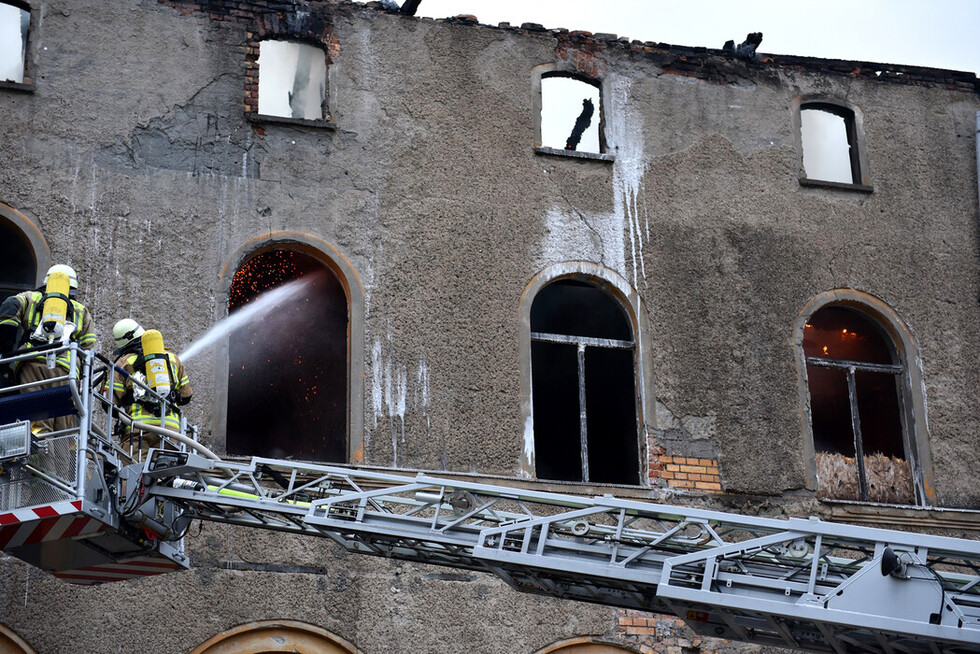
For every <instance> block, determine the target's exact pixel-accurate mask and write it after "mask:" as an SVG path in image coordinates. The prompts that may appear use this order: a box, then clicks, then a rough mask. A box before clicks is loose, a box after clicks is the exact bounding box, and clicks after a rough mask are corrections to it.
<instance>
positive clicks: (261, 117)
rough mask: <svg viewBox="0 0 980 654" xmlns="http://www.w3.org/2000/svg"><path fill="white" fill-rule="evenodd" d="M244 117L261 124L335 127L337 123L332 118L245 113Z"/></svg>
mask: <svg viewBox="0 0 980 654" xmlns="http://www.w3.org/2000/svg"><path fill="white" fill-rule="evenodd" d="M245 118H246V119H247V120H248V121H249V122H251V123H259V124H263V125H291V126H294V127H310V128H313V129H328V130H335V129H337V123H335V122H333V121H332V120H309V119H307V118H289V117H287V116H270V115H268V114H253V113H246V114H245Z"/></svg>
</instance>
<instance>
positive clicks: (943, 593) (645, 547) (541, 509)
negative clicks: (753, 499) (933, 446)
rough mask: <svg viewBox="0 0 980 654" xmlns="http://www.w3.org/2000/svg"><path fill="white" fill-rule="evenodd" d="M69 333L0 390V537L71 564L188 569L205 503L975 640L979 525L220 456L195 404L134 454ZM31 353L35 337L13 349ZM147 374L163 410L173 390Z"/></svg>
mask: <svg viewBox="0 0 980 654" xmlns="http://www.w3.org/2000/svg"><path fill="white" fill-rule="evenodd" d="M65 350H67V351H68V353H69V355H70V357H71V359H72V362H73V364H74V365H72V367H71V371H70V372H68V373H66V375H65V376H64V378H63V379H61V380H59V381H60V382H61V383H63V385H62V386H57V387H55V388H47V389H43V390H35V389H33V388H30V387H25V386H26V385H25V386H12V387H9V388H6V389H2V390H0V461H2V465H3V469H2V472H0V549H2V550H3V551H4V552H6V553H8V554H10V555H12V556H15V557H17V558H20V559H22V560H23V561H26V562H27V563H29V564H31V565H34V566H37V567H39V568H42V569H44V570H47V571H49V572H51V573H52V574H53V575H55V576H57V577H60V578H62V579H64V580H66V581H68V582H71V583H76V584H99V583H107V582H111V581H123V580H127V579H132V578H136V577H141V576H147V575H154V574H161V573H166V572H172V571H179V570H182V569H186V568H188V567H189V565H190V563H189V561H188V558H187V555H186V553H185V551H184V547H183V540H182V537H183V534H184V533H185V531H186V530H187V529H188V527H189V525H190V524H191V523H192V522H193V521H195V520H207V521H212V522H218V523H223V524H229V525H239V526H243V527H252V528H259V529H267V530H275V531H283V532H289V533H296V534H305V535H309V536H317V537H323V538H328V539H330V540H332V541H334V542H336V543H337V544H339V545H340V546H341V547H343V548H345V549H346V550H348V551H350V552H355V553H361V554H369V555H374V556H383V557H389V558H394V559H400V560H407V561H416V562H420V563H427V564H433V565H441V566H448V567H451V568H456V569H466V570H474V571H482V572H489V573H492V574H495V575H496V576H498V577H499V578H501V579H502V580H504V581H505V582H506V583H507V584H508V585H510V586H511V587H512V588H514V589H516V590H518V591H522V592H529V593H537V594H540V595H545V596H550V597H556V598H561V599H570V600H579V601H585V602H592V603H597V604H602V605H607V606H614V607H622V608H628V609H637V610H642V611H651V612H657V613H665V614H671V615H677V616H679V617H680V618H682V619H683V620H684V621H685V622H686V623H687V624H688V625H689V626H691V627H692V628H693V629H694V630H695V631H696V632H698V633H700V634H703V635H708V636H712V637H718V638H725V639H730V640H738V641H745V642H749V643H755V644H760V645H775V646H782V647H790V648H795V649H799V650H804V651H814V652H836V653H838V654H843V653H846V652H883V653H892V652H902V653H918V652H930V653H933V654H938V653H940V652H947V653H952V654H957V653H965V652H980V542H975V541H970V540H963V539H956V538H946V537H939V536H933V535H924V534H912V533H903V532H898V531H890V530H885V529H875V528H869V527H859V526H853V525H842V524H834V523H827V522H823V521H821V520H818V519H816V518H810V519H797V518H790V519H785V520H783V519H769V518H761V517H752V516H741V515H735V514H730V513H724V512H717V511H706V510H700V509H695V508H686V507H681V506H673V505H664V504H654V503H649V502H643V501H635V500H626V499H619V498H616V497H612V496H609V495H603V496H597V497H581V496H576V495H564V494H558V493H551V492H541V491H535V490H529V489H526V488H520V487H510V486H502V485H488V484H479V483H470V482H466V481H458V480H452V479H445V478H439V477H434V476H429V475H426V474H419V475H416V476H403V475H396V474H387V473H383V472H376V471H368V470H359V469H355V468H350V467H343V466H328V465H317V464H313V463H302V462H293V461H284V460H279V459H269V458H253V459H252V460H251V461H249V462H248V463H241V462H230V461H222V460H220V459H219V458H218V457H217V456H215V455H214V454H213V453H212V452H210V451H209V450H208V449H207V448H206V447H204V446H203V445H201V444H200V443H198V442H197V433H196V430H195V429H194V428H193V427H190V426H188V425H187V424H186V421H185V420H183V419H181V425H180V429H179V430H167V429H160V428H156V429H157V430H158V433H159V434H160V435H161V436H163V438H164V440H163V441H162V443H161V445H162V447H161V448H160V449H154V450H150V452H149V454H148V456H146V457H145V460H140V459H141V457H140V452H139V450H136V451H126V450H124V449H121V448H120V447H119V446H118V445H116V444H115V442H114V440H113V438H112V434H113V433H114V431H115V430H117V429H119V428H120V424H123V425H125V424H126V423H132V419H131V418H130V417H129V416H128V415H127V414H126V411H125V407H119V406H116V405H115V404H114V398H113V394H112V393H104V392H102V390H101V389H102V388H103V386H104V377H105V375H110V374H112V373H113V365H112V363H111V362H109V361H108V360H106V359H104V358H102V357H100V356H98V355H94V354H93V353H91V352H86V351H84V350H80V349H78V348H77V346H75V345H73V344H70V345H64V346H59V347H56V348H54V349H52V350H51V353H52V354H57V353H61V352H62V351H65ZM18 356H27V355H25V354H20V355H15V356H13V357H7V358H6V359H0V365H4V364H6V363H8V362H11V361H14V360H16V359H17V357H18ZM116 370H117V372H118V369H116ZM132 383H133V384H137V385H139V384H141V383H142V382H140V380H137V379H134V380H132ZM144 391H145V393H146V394H147V397H150V398H151V399H155V400H156V401H157V402H158V403H159V406H160V410H161V412H163V411H166V410H173V409H174V408H175V407H170V406H169V405H168V404H167V401H166V398H164V397H162V396H156V397H155V398H154V395H153V393H154V391H153V389H152V388H149V387H147V388H145V389H144ZM99 407H101V408H99ZM61 412H64V413H67V414H71V415H74V416H75V417H76V420H77V423H78V425H77V427H75V428H72V429H67V430H63V431H61V432H55V433H51V434H44V435H38V436H35V435H33V434H32V433H31V428H30V424H31V423H30V421H31V420H39V419H42V418H44V417H48V416H50V415H53V414H58V413H61ZM161 415H163V413H161ZM130 427H131V428H141V427H142V428H143V429H147V430H150V429H153V427H152V426H149V425H142V426H141V425H140V424H139V423H136V424H135V425H130Z"/></svg>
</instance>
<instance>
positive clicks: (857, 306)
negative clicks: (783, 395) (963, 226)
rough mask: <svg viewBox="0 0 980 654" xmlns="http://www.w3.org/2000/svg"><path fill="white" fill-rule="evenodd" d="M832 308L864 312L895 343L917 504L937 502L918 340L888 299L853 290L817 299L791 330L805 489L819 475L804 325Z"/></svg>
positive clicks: (839, 289)
mask: <svg viewBox="0 0 980 654" xmlns="http://www.w3.org/2000/svg"><path fill="white" fill-rule="evenodd" d="M834 306H836V307H841V308H847V309H851V310H855V311H857V312H859V313H861V314H862V315H864V316H865V317H867V318H869V319H871V320H872V321H873V322H875V323H876V325H877V326H878V327H879V328H880V329H881V330H882V332H883V334H884V335H885V336H886V337H887V338H888V339H890V341H891V346H892V347H894V353H893V355H894V358H895V361H896V363H897V364H898V365H901V366H902V368H903V372H902V373H901V375H900V389H901V390H900V411H901V420H902V423H903V438H904V439H905V443H904V444H905V449H906V452H907V453H908V456H909V457H910V463H911V465H912V470H913V479H914V483H915V494H916V501H917V503H919V504H925V505H935V503H936V491H935V487H934V485H933V470H932V455H931V451H930V447H929V433H928V422H927V419H926V405H925V382H924V380H923V375H922V365H921V359H920V356H919V347H918V343H917V342H916V339H915V336H914V334H913V332H912V330H911V329H910V328H909V326H908V325H907V323H906V322H905V321H904V320H903V319H902V318H901V317H900V316H899V315H898V313H897V312H896V311H895V310H894V309H893V308H892V307H890V306H889V305H888V304H887V303H886V302H884V301H883V300H881V299H879V298H877V297H874V296H872V295H870V294H868V293H864V292H861V291H858V290H854V289H849V288H838V289H833V290H830V291H825V292H823V293H820V294H818V295H816V296H815V297H813V298H812V299H811V300H810V301H809V302H807V304H806V306H804V307H803V309H802V310H801V311H800V313H799V315H798V316H797V318H796V323H795V325H794V329H793V345H794V356H795V357H796V364H797V379H798V383H799V387H798V392H799V394H800V398H801V406H802V411H801V414H800V418H801V423H802V433H803V452H804V456H805V458H806V460H805V464H806V483H807V487H808V488H810V489H813V490H816V488H817V475H816V464H815V454H816V451H815V445H814V434H813V426H812V423H811V418H810V415H811V407H810V393H809V380H808V374H807V362H806V357H805V354H804V350H803V339H804V329H805V328H806V325H807V323H808V321H809V320H810V318H811V316H813V315H814V314H816V313H817V312H818V311H819V310H821V309H823V308H826V307H834Z"/></svg>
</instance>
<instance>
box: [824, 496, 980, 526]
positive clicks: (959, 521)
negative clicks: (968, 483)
mask: <svg viewBox="0 0 980 654" xmlns="http://www.w3.org/2000/svg"><path fill="white" fill-rule="evenodd" d="M820 502H821V503H822V504H824V505H826V506H827V507H828V508H829V509H830V519H831V520H833V521H835V522H849V523H852V524H869V525H874V526H878V527H880V526H882V525H887V526H888V527H889V528H891V529H903V528H906V529H908V528H914V529H916V530H919V529H923V528H924V529H926V530H927V531H932V530H936V529H954V530H964V529H966V530H970V531H976V532H980V511H975V510H971V509H947V508H943V507H936V506H908V505H902V504H874V503H869V502H854V501H850V500H829V499H821V500H820Z"/></svg>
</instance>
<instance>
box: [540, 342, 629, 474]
mask: <svg viewBox="0 0 980 654" xmlns="http://www.w3.org/2000/svg"><path fill="white" fill-rule="evenodd" d="M531 342H532V343H534V342H541V343H561V344H565V345H574V346H575V347H576V358H577V364H578V402H579V447H580V448H581V449H580V452H581V461H582V482H583V483H590V482H591V481H592V480H591V479H590V474H589V429H588V424H589V420H588V412H589V408H588V407H589V405H588V402H587V401H586V393H585V386H586V381H585V350H586V348H590V347H591V348H609V349H616V350H629V351H630V352H632V353H633V359H634V367H635V360H636V341H635V340H633V339H630V340H628V341H622V340H617V339H612V338H594V337H589V336H574V335H571V334H551V333H548V332H531ZM531 374H534V372H533V370H532V373H531ZM633 378H634V384H635V383H636V382H635V379H636V375H635V374H634V377H633ZM634 390H635V388H634Z"/></svg>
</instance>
